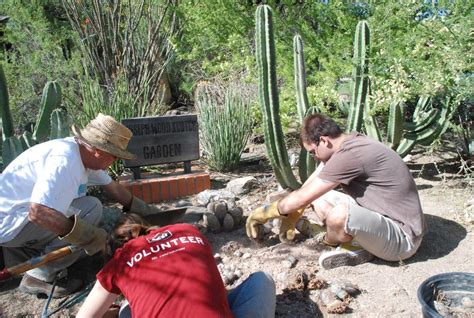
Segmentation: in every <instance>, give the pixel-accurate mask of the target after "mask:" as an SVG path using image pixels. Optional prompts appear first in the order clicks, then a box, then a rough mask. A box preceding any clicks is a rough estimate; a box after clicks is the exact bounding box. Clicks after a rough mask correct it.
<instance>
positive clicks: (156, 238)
mask: <svg viewBox="0 0 474 318" xmlns="http://www.w3.org/2000/svg"><path fill="white" fill-rule="evenodd" d="M172 236H173V233H171V232H170V231H169V230H168V231H165V232H160V233H157V234H156V235H155V236H153V237H152V238H147V239H146V240H147V241H148V243H153V242H157V241H162V240H166V239H167V238H169V237H172Z"/></svg>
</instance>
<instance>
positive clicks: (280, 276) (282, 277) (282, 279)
mask: <svg viewBox="0 0 474 318" xmlns="http://www.w3.org/2000/svg"><path fill="white" fill-rule="evenodd" d="M286 277H287V275H286V272H281V273H279V274H278V275H277V280H278V281H279V282H281V283H286Z"/></svg>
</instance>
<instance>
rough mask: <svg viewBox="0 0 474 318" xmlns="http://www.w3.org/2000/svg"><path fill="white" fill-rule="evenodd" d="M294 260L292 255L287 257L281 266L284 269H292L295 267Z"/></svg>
mask: <svg viewBox="0 0 474 318" xmlns="http://www.w3.org/2000/svg"><path fill="white" fill-rule="evenodd" d="M296 262H297V260H296V258H295V257H294V256H292V255H289V256H288V257H287V258H286V259H285V260H284V261H283V262H282V265H283V266H284V267H286V268H292V267H294V266H295V265H296Z"/></svg>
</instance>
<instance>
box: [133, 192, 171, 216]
mask: <svg viewBox="0 0 474 318" xmlns="http://www.w3.org/2000/svg"><path fill="white" fill-rule="evenodd" d="M124 211H125V212H130V213H136V214H139V215H141V216H147V215H153V214H157V213H160V212H162V211H161V210H160V209H159V208H157V207H156V206H154V205H151V204H147V203H145V202H144V201H142V200H140V199H139V198H137V197H136V196H133V197H132V202H131V203H130V207H129V208H128V209H126V210H124Z"/></svg>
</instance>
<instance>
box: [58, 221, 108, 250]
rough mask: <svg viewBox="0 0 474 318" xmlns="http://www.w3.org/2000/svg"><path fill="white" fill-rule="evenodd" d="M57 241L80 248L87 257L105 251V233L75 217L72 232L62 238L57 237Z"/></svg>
mask: <svg viewBox="0 0 474 318" xmlns="http://www.w3.org/2000/svg"><path fill="white" fill-rule="evenodd" d="M59 239H60V240H64V241H66V242H68V243H71V244H72V245H75V246H77V247H79V248H82V249H83V250H84V251H85V252H86V254H87V255H94V254H95V253H97V252H104V251H106V250H107V248H106V247H107V232H106V231H105V230H104V229H101V228H99V227H96V226H94V225H92V224H89V223H87V222H85V221H84V220H82V219H81V218H78V217H77V215H74V225H73V227H72V230H71V231H70V232H69V233H68V234H66V235H64V236H59Z"/></svg>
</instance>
